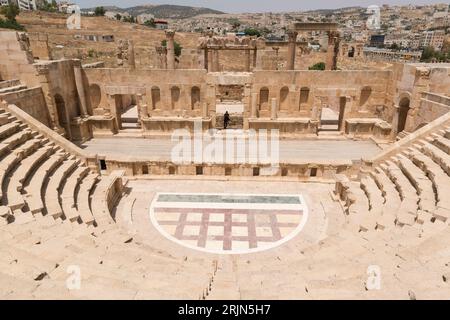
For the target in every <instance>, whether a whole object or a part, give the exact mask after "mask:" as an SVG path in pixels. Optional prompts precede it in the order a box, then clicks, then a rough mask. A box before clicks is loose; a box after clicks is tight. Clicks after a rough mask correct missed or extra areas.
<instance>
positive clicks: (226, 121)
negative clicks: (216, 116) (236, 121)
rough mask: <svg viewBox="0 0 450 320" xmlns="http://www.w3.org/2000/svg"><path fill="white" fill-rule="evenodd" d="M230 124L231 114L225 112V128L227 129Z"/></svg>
mask: <svg viewBox="0 0 450 320" xmlns="http://www.w3.org/2000/svg"><path fill="white" fill-rule="evenodd" d="M229 123H230V114H229V113H228V111H225V114H224V115H223V128H224V129H226V128H227V127H228V124H229Z"/></svg>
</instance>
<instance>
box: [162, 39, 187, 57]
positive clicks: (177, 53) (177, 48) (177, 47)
mask: <svg viewBox="0 0 450 320" xmlns="http://www.w3.org/2000/svg"><path fill="white" fill-rule="evenodd" d="M161 46H163V47H167V40H163V41H161ZM174 49H175V56H177V57H179V56H181V49H183V47H182V46H181V45H180V44H179V43H178V42H176V41H174Z"/></svg>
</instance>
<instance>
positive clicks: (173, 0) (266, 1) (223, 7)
mask: <svg viewBox="0 0 450 320" xmlns="http://www.w3.org/2000/svg"><path fill="white" fill-rule="evenodd" d="M75 2H76V3H78V4H79V5H80V6H81V7H82V8H89V7H95V6H98V5H116V6H118V7H122V8H124V7H132V6H135V5H141V4H177V5H187V6H193V7H207V8H211V9H216V10H220V11H224V12H230V13H238V12H268V11H272V12H279V11H299V10H310V9H334V8H341V7H349V6H363V7H367V6H369V5H371V4H378V5H381V4H384V3H387V4H392V5H395V4H409V3H413V4H429V3H445V2H446V1H442V0H356V1H355V0H353V1H352V0H127V1H122V0H75Z"/></svg>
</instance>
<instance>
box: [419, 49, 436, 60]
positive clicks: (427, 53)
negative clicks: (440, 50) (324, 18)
mask: <svg viewBox="0 0 450 320" xmlns="http://www.w3.org/2000/svg"><path fill="white" fill-rule="evenodd" d="M434 56H435V51H434V48H433V47H426V48H424V49H423V51H422V57H421V58H420V61H422V62H430V61H431V59H433V57H434Z"/></svg>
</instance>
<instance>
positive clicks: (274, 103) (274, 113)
mask: <svg viewBox="0 0 450 320" xmlns="http://www.w3.org/2000/svg"><path fill="white" fill-rule="evenodd" d="M277 112H278V101H277V98H272V100H271V104H270V118H271V119H272V120H275V119H276V118H277Z"/></svg>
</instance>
